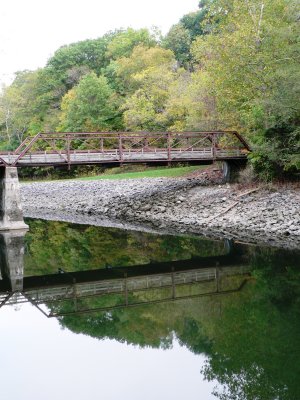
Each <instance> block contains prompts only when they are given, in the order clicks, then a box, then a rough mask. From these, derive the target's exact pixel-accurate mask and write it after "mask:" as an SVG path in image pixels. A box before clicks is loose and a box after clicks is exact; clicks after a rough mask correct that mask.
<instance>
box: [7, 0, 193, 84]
mask: <svg viewBox="0 0 300 400" xmlns="http://www.w3.org/2000/svg"><path fill="white" fill-rule="evenodd" d="M198 3H199V0H151V1H149V0H126V1H125V0H105V1H101V0H84V1H82V0H80V1H79V0H51V1H49V0H3V2H1V7H0V84H2V83H6V84H9V83H10V82H11V80H12V79H13V76H14V75H13V73H14V72H16V71H22V70H26V69H27V70H34V69H37V68H39V67H43V66H45V64H46V62H47V60H48V59H49V57H51V56H52V55H53V53H54V52H55V50H57V49H58V48H59V47H60V46H62V45H65V44H70V43H74V42H77V41H80V40H85V39H94V38H97V37H100V36H102V35H103V34H104V33H106V32H108V31H110V30H115V29H117V28H121V27H123V28H127V27H129V26H130V27H132V28H135V29H139V28H143V27H148V28H150V27H152V26H156V27H159V28H160V29H161V31H162V32H163V33H164V34H165V33H167V31H168V30H169V28H170V27H171V26H172V25H173V24H175V23H177V22H178V21H179V19H180V18H181V17H182V16H183V15H184V14H187V13H189V12H192V11H196V10H197V6H198Z"/></svg>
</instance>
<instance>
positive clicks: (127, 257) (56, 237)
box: [0, 221, 300, 400]
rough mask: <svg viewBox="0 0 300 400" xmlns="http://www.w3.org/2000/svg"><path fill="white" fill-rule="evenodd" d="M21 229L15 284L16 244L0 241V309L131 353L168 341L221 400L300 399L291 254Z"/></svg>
mask: <svg viewBox="0 0 300 400" xmlns="http://www.w3.org/2000/svg"><path fill="white" fill-rule="evenodd" d="M29 222H30V225H31V231H30V233H29V234H27V235H26V237H25V247H26V251H25V257H24V260H25V268H24V278H23V281H22V276H23V273H22V272H23V271H22V254H23V250H24V241H23V239H22V236H11V237H9V235H6V236H2V237H1V273H2V280H1V281H0V289H1V293H2V294H1V296H2V300H1V301H2V305H4V303H5V301H6V302H11V303H12V302H15V303H17V302H20V301H31V302H32V303H33V304H35V305H36V306H37V307H39V308H40V309H41V311H43V312H44V313H45V314H46V315H47V316H48V315H50V316H57V318H58V319H59V322H60V324H61V325H62V326H63V327H67V328H68V329H69V330H71V331H73V332H76V333H84V334H86V335H89V336H91V337H95V338H99V339H103V338H111V339H116V340H118V341H120V342H127V343H132V344H135V345H138V346H140V347H148V346H151V347H156V348H169V347H170V346H172V343H173V339H174V337H176V339H177V340H178V341H179V343H180V344H181V345H183V346H185V347H187V348H188V349H190V351H192V352H193V353H195V354H200V353H201V354H205V355H206V357H207V363H206V366H205V367H204V368H203V370H202V373H203V374H204V376H205V377H206V379H208V380H217V381H218V382H219V385H218V387H217V388H216V391H215V396H216V397H218V398H220V399H238V400H243V399H245V400H256V399H262V400H265V399H266V400H269V399H270V400H273V399H280V400H299V399H300V389H299V386H300V385H299V383H298V377H299V374H300V361H299V360H300V357H299V356H300V318H299V317H300V315H299V314H300V308H299V305H300V270H299V253H290V252H287V251H280V250H276V249H268V248H256V247H246V246H241V245H236V244H234V245H231V246H228V243H227V244H226V245H224V243H218V242H210V241H206V240H203V239H201V238H195V237H184V236H181V237H176V236H156V235H151V234H146V233H138V234H137V233H135V232H122V231H119V230H113V229H104V228H95V227H82V226H73V225H70V224H66V223H57V222H55V223H54V222H53V223H52V222H51V223H50V222H44V221H29ZM17 248H18V250H17ZM9 282H11V283H9ZM21 282H23V285H21ZM245 283H246V284H245ZM13 292H14V293H15V295H14V296H13V297H11V298H8V296H9V295H11V293H13ZM16 293H19V294H20V293H22V296H17V295H16ZM175 299H180V301H174V300H175ZM124 305H125V307H124ZM126 306H127V307H126ZM133 306H135V307H133ZM90 310H93V312H92V313H86V312H87V311H90Z"/></svg>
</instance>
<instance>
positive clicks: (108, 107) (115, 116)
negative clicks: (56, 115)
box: [59, 72, 120, 132]
mask: <svg viewBox="0 0 300 400" xmlns="http://www.w3.org/2000/svg"><path fill="white" fill-rule="evenodd" d="M61 109H62V114H61V123H60V126H59V130H60V131H77V132H84V131H85V132H92V131H101V130H110V129H115V128H116V127H117V126H118V125H119V123H120V121H119V113H118V100H117V98H116V97H115V95H114V92H113V90H112V89H111V88H110V86H109V85H108V83H107V79H106V78H105V77H103V76H100V77H97V75H96V74H95V73H94V72H92V73H90V74H88V75H85V76H84V77H83V78H82V79H81V80H80V82H79V84H78V85H77V86H76V87H74V88H73V89H71V90H70V91H69V92H68V93H67V94H66V95H65V96H64V97H63V99H62V104H61Z"/></svg>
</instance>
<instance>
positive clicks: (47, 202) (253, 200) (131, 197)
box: [21, 174, 300, 249]
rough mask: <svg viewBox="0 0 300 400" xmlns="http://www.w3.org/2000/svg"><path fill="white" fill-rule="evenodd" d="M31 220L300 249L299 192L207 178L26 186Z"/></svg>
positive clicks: (26, 208) (23, 188)
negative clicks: (214, 181)
mask: <svg viewBox="0 0 300 400" xmlns="http://www.w3.org/2000/svg"><path fill="white" fill-rule="evenodd" d="M21 195H22V206H23V210H24V215H25V217H32V218H41V219H48V220H60V221H61V220H63V221H67V222H73V223H79V224H90V225H100V226H111V227H118V228H123V229H134V230H151V231H154V232H157V233H162V234H163V233H173V234H176V233H178V234H193V235H203V236H205V237H208V238H212V239H224V238H226V239H233V240H236V241H242V242H246V243H249V244H257V245H265V246H272V247H280V248H289V249H300V190H299V189H295V188H277V189H276V190H275V189H274V188H273V189H267V188H264V187H257V188H254V189H250V190H239V189H238V188H237V187H236V185H229V184H220V183H219V184H218V183H217V184H214V185H212V184H211V181H210V179H209V177H207V176H206V175H205V174H202V175H200V176H198V177H190V178H189V177H185V178H141V179H132V180H114V181H109V180H105V181H104V180H94V181H78V180H77V181H56V182H43V183H40V182H39V183H30V184H22V185H21Z"/></svg>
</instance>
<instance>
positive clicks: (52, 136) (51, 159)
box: [0, 131, 250, 167]
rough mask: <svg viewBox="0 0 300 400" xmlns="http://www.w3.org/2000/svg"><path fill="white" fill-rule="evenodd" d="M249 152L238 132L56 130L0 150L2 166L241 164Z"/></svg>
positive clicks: (39, 134)
mask: <svg viewBox="0 0 300 400" xmlns="http://www.w3.org/2000/svg"><path fill="white" fill-rule="evenodd" d="M249 152H250V147H249V145H248V144H247V142H246V141H245V139H244V138H243V137H242V136H241V135H240V134H239V133H238V132H235V131H211V132H139V133H133V132H94V133H86V132H82V133H81V132H66V133H57V132H53V133H38V134H37V135H36V136H33V137H27V138H26V139H25V140H24V141H23V143H21V145H20V146H19V147H18V148H17V149H16V150H15V151H13V152H1V153H0V166H2V167H28V166H55V165H58V166H59V165H60V166H63V165H66V166H68V167H70V166H71V165H80V164H85V165H88V164H104V165H116V164H117V165H120V164H124V163H147V164H155V163H156V164H171V163H178V162H190V163H194V164H201V163H211V162H214V161H230V160H233V161H243V160H246V159H247V154H248V153H249Z"/></svg>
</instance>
